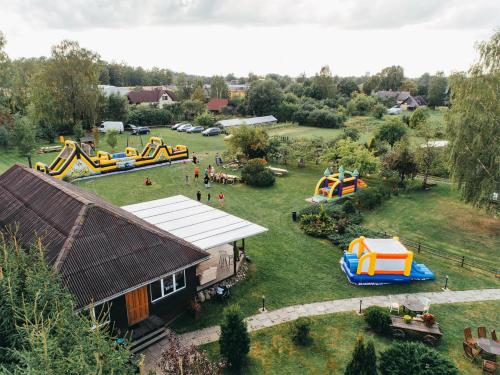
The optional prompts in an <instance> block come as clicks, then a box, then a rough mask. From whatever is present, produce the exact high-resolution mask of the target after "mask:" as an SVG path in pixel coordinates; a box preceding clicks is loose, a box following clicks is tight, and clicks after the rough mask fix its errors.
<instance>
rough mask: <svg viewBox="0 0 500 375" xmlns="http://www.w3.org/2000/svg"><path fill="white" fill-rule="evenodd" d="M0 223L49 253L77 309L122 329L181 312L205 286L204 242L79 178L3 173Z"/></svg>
mask: <svg viewBox="0 0 500 375" xmlns="http://www.w3.org/2000/svg"><path fill="white" fill-rule="evenodd" d="M0 230H2V231H9V232H14V233H15V235H16V238H17V239H18V241H19V242H20V243H22V244H24V245H26V246H28V245H30V244H32V243H34V242H35V241H36V240H37V239H38V238H40V239H41V242H42V245H43V247H44V250H45V258H46V260H47V262H48V264H50V265H51V266H52V267H53V268H54V269H55V270H56V271H57V272H58V273H59V274H60V276H61V280H62V282H63V283H64V285H65V286H66V287H67V288H68V289H69V291H70V292H71V293H72V294H73V295H74V298H75V302H76V309H77V311H82V310H89V312H91V313H92V314H94V315H95V316H99V314H100V312H101V311H103V309H105V311H109V314H106V319H105V321H104V322H103V324H110V325H111V326H113V327H114V328H115V329H116V330H119V331H118V332H120V331H121V332H124V331H125V330H129V329H130V328H132V329H134V327H138V326H139V325H140V324H143V323H142V322H145V321H149V320H150V319H151V318H153V317H161V319H160V318H158V319H160V321H161V322H162V324H163V323H164V322H166V321H169V320H171V319H173V318H174V317H176V316H177V315H179V314H181V313H182V312H184V311H185V310H186V308H187V307H188V306H189V304H190V302H191V300H192V299H193V297H194V295H195V293H196V291H197V276H196V266H197V265H199V264H200V263H202V262H204V261H206V260H208V259H209V258H210V255H209V253H207V252H205V251H204V250H201V249H200V248H199V247H197V246H195V245H193V244H191V243H189V242H187V241H185V240H183V239H181V238H179V237H177V236H174V235H173V234H171V233H169V232H166V231H164V230H162V229H160V228H158V227H157V226H155V225H152V224H150V223H148V222H147V221H145V220H143V219H141V218H139V217H138V216H136V215H134V214H132V213H129V212H127V211H125V210H123V209H121V208H119V207H116V206H114V205H112V204H110V203H108V202H106V201H105V200H103V199H101V198H99V197H97V196H96V195H94V194H92V193H89V192H87V191H84V190H82V189H80V188H78V187H76V186H74V185H72V184H69V183H66V182H64V181H60V180H56V179H54V178H52V177H50V176H47V175H45V174H42V173H40V172H37V171H35V170H32V169H29V168H28V167H25V166H23V165H20V164H16V165H14V166H12V167H11V168H10V169H9V170H7V171H6V172H5V173H3V174H2V175H0Z"/></svg>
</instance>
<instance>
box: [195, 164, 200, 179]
mask: <svg viewBox="0 0 500 375" xmlns="http://www.w3.org/2000/svg"><path fill="white" fill-rule="evenodd" d="M198 177H200V168H199V167H198V166H196V167H194V180H195V181H198Z"/></svg>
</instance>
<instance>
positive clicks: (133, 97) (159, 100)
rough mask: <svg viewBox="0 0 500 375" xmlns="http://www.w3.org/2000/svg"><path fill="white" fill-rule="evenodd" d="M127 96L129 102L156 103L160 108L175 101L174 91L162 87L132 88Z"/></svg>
mask: <svg viewBox="0 0 500 375" xmlns="http://www.w3.org/2000/svg"><path fill="white" fill-rule="evenodd" d="M127 97H128V102H129V104H146V105H157V106H158V107H160V108H161V107H163V106H164V105H171V104H174V103H175V102H176V101H177V96H176V95H175V93H174V92H173V91H171V90H168V89H166V88H163V87H151V88H147V89H145V88H142V89H141V90H133V91H130V92H129V93H128V94H127Z"/></svg>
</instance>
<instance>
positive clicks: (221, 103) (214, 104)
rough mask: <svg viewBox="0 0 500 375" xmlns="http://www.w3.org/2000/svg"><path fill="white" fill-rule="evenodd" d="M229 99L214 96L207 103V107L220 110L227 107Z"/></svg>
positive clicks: (211, 109)
mask: <svg viewBox="0 0 500 375" xmlns="http://www.w3.org/2000/svg"><path fill="white" fill-rule="evenodd" d="M228 104H229V100H227V99H217V98H213V99H210V101H209V102H208V103H207V108H208V109H209V110H210V111H220V110H221V109H222V108H224V107H227V105H228Z"/></svg>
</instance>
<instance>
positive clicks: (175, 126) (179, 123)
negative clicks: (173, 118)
mask: <svg viewBox="0 0 500 375" xmlns="http://www.w3.org/2000/svg"><path fill="white" fill-rule="evenodd" d="M184 124H186V123H185V122H178V123H177V124H175V125H172V126H171V127H170V129H172V130H177V128H178V127H179V126H181V125H184Z"/></svg>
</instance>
